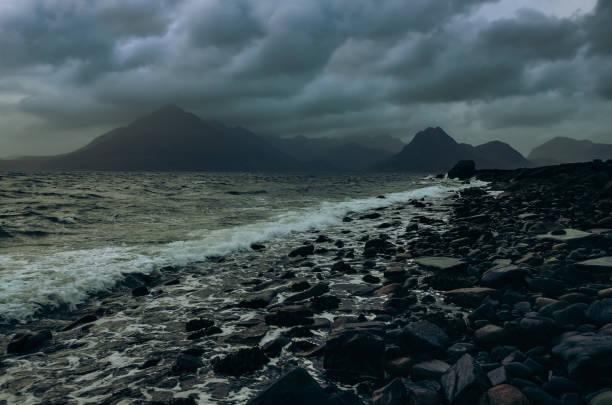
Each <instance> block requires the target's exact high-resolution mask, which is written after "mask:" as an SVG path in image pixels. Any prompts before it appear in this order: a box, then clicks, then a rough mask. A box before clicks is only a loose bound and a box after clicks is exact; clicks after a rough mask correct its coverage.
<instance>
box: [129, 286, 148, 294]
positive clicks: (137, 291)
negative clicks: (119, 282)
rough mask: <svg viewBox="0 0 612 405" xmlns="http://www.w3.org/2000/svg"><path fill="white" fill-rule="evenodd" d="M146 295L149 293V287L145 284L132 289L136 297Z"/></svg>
mask: <svg viewBox="0 0 612 405" xmlns="http://www.w3.org/2000/svg"><path fill="white" fill-rule="evenodd" d="M145 295H149V289H148V288H147V287H145V286H143V285H141V286H140V287H136V288H134V289H133V290H132V296H134V297H143V296H145Z"/></svg>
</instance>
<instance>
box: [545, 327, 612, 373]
mask: <svg viewBox="0 0 612 405" xmlns="http://www.w3.org/2000/svg"><path fill="white" fill-rule="evenodd" d="M552 352H553V354H555V355H557V356H559V357H561V358H562V359H563V360H564V361H565V367H566V369H567V372H568V373H569V375H570V377H571V378H578V377H580V378H595V379H598V378H600V377H601V376H605V375H609V372H610V369H611V368H612V334H606V333H605V331H603V332H601V333H599V334H584V335H572V336H569V337H566V338H565V339H563V340H562V341H561V343H560V344H558V345H557V346H555V347H554V348H553V350H552Z"/></svg>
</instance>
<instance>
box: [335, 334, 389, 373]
mask: <svg viewBox="0 0 612 405" xmlns="http://www.w3.org/2000/svg"><path fill="white" fill-rule="evenodd" d="M384 351H385V341H384V339H383V338H382V337H381V336H379V334H377V333H375V331H370V330H367V329H366V330H363V329H361V328H356V329H342V330H340V331H339V332H337V333H334V334H332V335H331V336H330V337H329V338H328V340H327V342H326V344H325V348H324V360H323V367H325V370H326V371H327V374H328V375H329V376H330V377H332V378H335V379H337V380H340V381H343V382H349V383H355V382H359V381H364V380H371V379H374V380H376V379H380V378H383V377H384V375H385V372H384Z"/></svg>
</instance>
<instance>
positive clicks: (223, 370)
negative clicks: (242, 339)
mask: <svg viewBox="0 0 612 405" xmlns="http://www.w3.org/2000/svg"><path fill="white" fill-rule="evenodd" d="M268 361H269V359H268V356H266V354H265V353H264V351H263V350H262V349H261V348H259V347H252V348H248V349H240V350H238V351H237V352H234V353H230V354H228V355H227V356H225V357H217V358H215V359H213V360H212V365H213V369H214V370H215V373H218V374H224V375H231V376H239V375H243V374H247V373H252V372H253V371H256V370H259V369H260V368H262V367H263V366H265V365H266V364H267V363H268Z"/></svg>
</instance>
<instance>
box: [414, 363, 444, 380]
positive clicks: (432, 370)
mask: <svg viewBox="0 0 612 405" xmlns="http://www.w3.org/2000/svg"><path fill="white" fill-rule="evenodd" d="M449 368H450V365H449V364H448V363H447V362H445V361H442V360H437V359H433V360H427V361H422V362H420V363H417V364H415V365H414V366H412V378H413V379H414V380H438V379H439V378H440V377H441V376H442V374H444V373H446V371H447V370H448V369H449Z"/></svg>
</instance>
